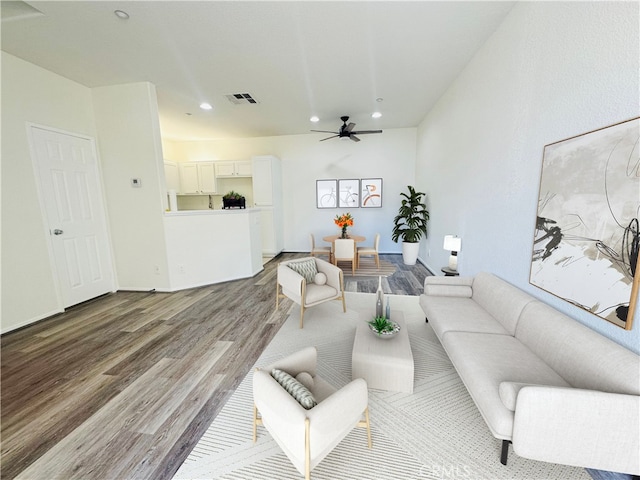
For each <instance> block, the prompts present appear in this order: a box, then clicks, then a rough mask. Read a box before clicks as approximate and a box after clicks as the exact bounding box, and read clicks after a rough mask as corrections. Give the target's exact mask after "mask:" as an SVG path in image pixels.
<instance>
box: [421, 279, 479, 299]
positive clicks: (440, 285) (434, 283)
mask: <svg viewBox="0 0 640 480" xmlns="http://www.w3.org/2000/svg"><path fill="white" fill-rule="evenodd" d="M472 285H473V277H442V276H433V277H426V278H425V279H424V294H425V295H437V296H441V297H467V298H471V295H472V294H473V290H472V289H471V286H472Z"/></svg>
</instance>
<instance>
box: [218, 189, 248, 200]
mask: <svg viewBox="0 0 640 480" xmlns="http://www.w3.org/2000/svg"><path fill="white" fill-rule="evenodd" d="M222 198H224V199H225V200H240V199H241V198H244V195H242V194H241V193H238V192H234V191H233V190H231V191H230V192H227V193H225V194H224V195H223V196H222Z"/></svg>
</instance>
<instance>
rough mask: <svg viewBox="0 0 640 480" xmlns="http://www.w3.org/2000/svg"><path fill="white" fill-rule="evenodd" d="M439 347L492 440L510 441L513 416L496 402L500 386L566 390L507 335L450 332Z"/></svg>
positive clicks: (542, 365)
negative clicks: (491, 435) (551, 386)
mask: <svg viewBox="0 0 640 480" xmlns="http://www.w3.org/2000/svg"><path fill="white" fill-rule="evenodd" d="M442 345H443V347H444V348H445V350H446V351H447V354H448V355H449V358H450V359H451V361H452V362H453V364H454V366H455V368H456V371H457V372H458V375H459V376H460V378H461V379H462V381H463V382H464V384H465V386H466V387H467V390H468V391H469V394H470V395H471V397H472V398H473V401H474V402H475V404H476V406H477V407H478V410H479V411H480V413H481V414H482V417H483V418H484V421H485V422H486V424H487V426H488V427H489V430H491V433H492V434H493V436H494V437H496V438H501V439H505V440H511V435H512V432H513V417H514V414H513V412H512V411H511V410H509V409H508V408H507V407H506V406H505V405H504V404H503V402H502V400H501V398H500V383H502V382H519V383H530V384H537V385H553V386H564V387H570V385H569V384H568V383H567V382H566V381H565V380H564V379H563V378H562V377H561V376H560V375H558V374H557V373H556V372H554V371H553V370H552V369H551V368H550V367H549V366H548V365H547V364H545V363H544V362H543V361H542V360H541V359H540V358H538V357H537V356H536V355H535V354H533V353H532V352H531V351H530V350H529V349H528V348H527V347H525V346H524V345H523V344H522V343H520V342H519V341H518V340H517V339H516V338H514V337H511V336H509V335H495V334H478V333H469V332H452V331H450V332H448V333H447V334H446V335H445V336H444V337H443V342H442ZM516 410H517V408H516Z"/></svg>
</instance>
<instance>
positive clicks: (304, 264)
mask: <svg viewBox="0 0 640 480" xmlns="http://www.w3.org/2000/svg"><path fill="white" fill-rule="evenodd" d="M287 267H289V268H290V269H291V270H293V271H294V272H297V273H299V274H300V275H302V276H303V277H304V279H305V281H306V282H307V283H313V279H314V278H315V276H316V273H318V269H317V268H316V261H315V260H314V259H313V258H309V259H307V260H302V261H301V262H289V263H287Z"/></svg>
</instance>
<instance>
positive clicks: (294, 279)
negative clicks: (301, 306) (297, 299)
mask: <svg viewBox="0 0 640 480" xmlns="http://www.w3.org/2000/svg"><path fill="white" fill-rule="evenodd" d="M304 282H305V280H304V277H303V276H302V275H300V274H299V273H298V272H296V271H294V270H293V269H291V268H289V267H287V265H286V264H280V265H278V283H279V284H280V285H282V288H283V289H284V290H289V291H292V292H296V293H297V294H298V296H300V295H302V285H303V284H304Z"/></svg>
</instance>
